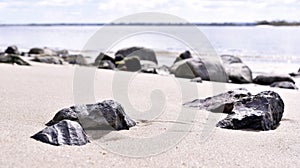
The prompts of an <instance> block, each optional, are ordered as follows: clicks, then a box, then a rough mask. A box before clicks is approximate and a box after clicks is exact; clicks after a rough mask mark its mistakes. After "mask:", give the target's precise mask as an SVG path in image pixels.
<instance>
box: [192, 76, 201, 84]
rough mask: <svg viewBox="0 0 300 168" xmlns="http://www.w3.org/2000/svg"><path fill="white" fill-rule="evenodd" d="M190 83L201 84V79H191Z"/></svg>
mask: <svg viewBox="0 0 300 168" xmlns="http://www.w3.org/2000/svg"><path fill="white" fill-rule="evenodd" d="M191 82H196V83H202V79H201V77H197V78H193V79H191Z"/></svg>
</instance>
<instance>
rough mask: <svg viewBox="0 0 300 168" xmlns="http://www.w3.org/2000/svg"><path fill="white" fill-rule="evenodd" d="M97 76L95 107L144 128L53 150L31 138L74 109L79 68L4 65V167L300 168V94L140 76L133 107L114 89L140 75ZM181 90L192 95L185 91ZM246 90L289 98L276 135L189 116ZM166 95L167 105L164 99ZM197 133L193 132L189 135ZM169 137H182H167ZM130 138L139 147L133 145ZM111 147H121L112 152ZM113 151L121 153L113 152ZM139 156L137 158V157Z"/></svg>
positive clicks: (131, 90)
mask: <svg viewBox="0 0 300 168" xmlns="http://www.w3.org/2000/svg"><path fill="white" fill-rule="evenodd" d="M96 71H97V72H96V74H95V78H94V79H95V80H94V81H95V83H94V97H95V99H94V101H95V100H97V101H102V100H104V99H119V100H120V102H121V104H123V106H124V108H125V111H126V112H127V113H128V115H129V116H132V118H133V119H135V120H137V121H139V122H138V125H137V126H136V127H133V128H131V129H130V130H123V131H118V132H117V133H118V135H116V136H115V134H116V131H115V132H112V133H109V134H107V135H105V136H103V137H102V138H100V139H92V140H91V143H88V144H87V145H84V146H51V145H48V144H45V143H42V142H39V141H35V140H34V139H31V138H30V136H31V135H33V134H35V133H37V132H38V131H40V130H42V129H43V128H44V127H45V126H44V124H45V123H46V122H48V121H49V120H50V119H51V118H52V117H53V116H54V114H55V113H56V112H57V111H58V110H59V109H62V108H64V107H68V106H70V105H73V104H74V94H73V78H74V72H75V67H74V66H69V65H65V66H57V65H46V64H39V63H33V66H31V67H24V66H13V65H5V64H0V113H1V118H0V132H1V134H0V144H1V148H0V152H1V157H0V165H1V166H0V167H41V166H43V167H57V166H59V167H73V166H76V167H86V166H88V167H236V166H240V167H298V166H299V165H300V133H299V131H300V113H299V107H298V105H299V95H300V94H299V91H295V90H286V89H275V88H270V87H266V86H258V85H254V84H247V85H242V86H241V85H237V84H220V83H213V82H203V83H202V84H195V83H190V82H188V80H184V79H174V78H172V77H163V76H157V75H151V74H138V75H135V76H134V77H133V78H132V79H131V80H130V83H129V84H125V85H126V88H128V94H127V96H128V99H127V100H128V101H129V102H130V104H128V103H126V100H125V99H126V98H127V97H125V99H124V98H120V95H121V94H123V93H122V90H118V89H120V88H121V89H122V87H119V88H118V87H116V86H118V85H121V83H120V84H118V83H117V85H114V84H116V80H115V79H116V78H120V77H122V76H128V75H132V73H127V72H117V73H116V72H114V71H109V70H96ZM75 74H76V73H75ZM82 82H84V79H83V80H82ZM181 87H183V89H184V88H188V89H187V90H186V91H184V90H180V89H181ZM239 87H244V88H247V89H248V90H249V91H251V92H252V93H257V92H259V91H264V90H274V91H276V92H278V93H279V94H280V95H281V97H282V99H283V100H284V103H285V112H284V117H283V119H282V121H281V124H280V126H279V127H278V128H277V129H276V130H272V131H265V132H263V131H260V132H256V131H242V130H227V129H221V128H216V127H214V126H213V125H214V124H215V122H217V121H218V120H219V119H221V118H222V117H223V115H219V114H217V115H212V114H211V113H209V112H206V111H200V110H198V111H191V110H190V109H182V106H181V104H182V103H183V102H186V101H190V100H193V99H195V98H200V97H201V98H204V97H207V96H211V95H214V94H216V93H220V92H224V91H226V90H229V89H235V88H239ZM195 88H196V90H195ZM155 90H156V91H155ZM157 90H160V92H158V91H157ZM152 91H154V92H155V93H156V94H152V98H153V101H152V102H151V92H152ZM113 93H114V94H113ZM118 93H119V95H118ZM126 93H127V92H126ZM162 94H163V95H164V99H160V97H159V95H162ZM123 99H124V100H123ZM86 101H90V100H86ZM162 101H165V103H162V104H163V109H156V110H158V111H159V113H158V114H155V118H154V119H153V120H152V121H149V122H141V121H140V120H141V119H143V115H146V114H145V113H146V112H145V111H147V110H149V109H151V106H152V105H153V106H155V105H157V104H158V105H159V103H161V102H162ZM90 103H93V102H90ZM131 105H132V106H133V107H134V108H135V109H136V110H138V111H141V112H140V114H136V113H133V112H132V111H133V110H132V108H131V107H130V106H131ZM154 111H155V110H154ZM194 112H195V114H196V116H195V117H192V118H182V117H178V116H179V114H185V113H186V114H187V116H190V115H191V114H193V113H194ZM144 117H145V116H144ZM146 117H147V116H146ZM178 118H179V119H178ZM207 119H209V120H207ZM173 126H175V128H174V127H173ZM189 126H192V128H191V129H188V128H189ZM168 130H169V133H170V134H172V135H175V136H170V137H163V136H161V135H162V134H163V133H164V132H166V131H168ZM122 136H123V137H125V138H122ZM120 137H121V138H120ZM126 137H131V138H132V139H135V140H136V141H130V139H128V138H126ZM172 137H173V138H174V137H175V138H178V139H172ZM155 138H158V139H159V138H160V140H159V141H157V143H155V144H154V143H152V144H151V143H150V144H148V143H145V144H143V141H145V142H146V141H147V140H151V139H155ZM164 138H165V139H164ZM177 140H178V141H179V143H177V144H173V145H171V146H168V143H167V142H172V141H175V142H176V141H177ZM135 142H137V143H136V144H135ZM138 143H139V144H138ZM109 145H114V146H113V147H111V148H108V147H107V146H109ZM165 148H167V149H165ZM156 149H158V151H160V150H161V151H162V152H161V153H157V154H154V155H152V156H148V157H128V156H124V155H122V154H124V153H126V152H128V153H130V155H131V156H142V155H143V154H147V150H148V151H152V150H153V151H155V150H156ZM113 150H117V151H114V152H111V151H113ZM118 150H119V152H118ZM135 150H138V151H135ZM133 151H135V153H131V152H133Z"/></svg>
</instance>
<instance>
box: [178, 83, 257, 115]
mask: <svg viewBox="0 0 300 168" xmlns="http://www.w3.org/2000/svg"><path fill="white" fill-rule="evenodd" d="M249 96H251V93H250V92H248V90H247V89H244V88H240V89H236V90H232V91H228V92H225V93H221V94H218V95H216V96H213V97H208V98H206V99H196V100H193V101H191V102H187V103H184V104H183V106H185V107H191V108H198V109H205V110H208V111H212V112H218V113H231V111H232V109H233V104H234V103H235V102H237V101H239V100H240V99H241V98H245V97H249Z"/></svg>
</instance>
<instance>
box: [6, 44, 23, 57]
mask: <svg viewBox="0 0 300 168" xmlns="http://www.w3.org/2000/svg"><path fill="white" fill-rule="evenodd" d="M4 52H5V53H6V54H17V55H19V54H20V52H19V50H18V47H17V46H15V45H13V46H8V47H7V49H6V50H5V51H4Z"/></svg>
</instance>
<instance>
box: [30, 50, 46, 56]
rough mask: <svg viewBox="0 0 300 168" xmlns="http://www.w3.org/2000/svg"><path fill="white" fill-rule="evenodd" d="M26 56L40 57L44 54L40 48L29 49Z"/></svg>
mask: <svg viewBox="0 0 300 168" xmlns="http://www.w3.org/2000/svg"><path fill="white" fill-rule="evenodd" d="M28 54H35V55H42V54H44V49H42V48H31V49H30V50H29V52H28Z"/></svg>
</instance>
